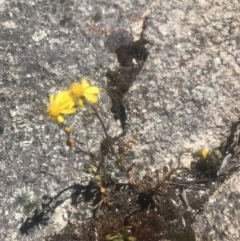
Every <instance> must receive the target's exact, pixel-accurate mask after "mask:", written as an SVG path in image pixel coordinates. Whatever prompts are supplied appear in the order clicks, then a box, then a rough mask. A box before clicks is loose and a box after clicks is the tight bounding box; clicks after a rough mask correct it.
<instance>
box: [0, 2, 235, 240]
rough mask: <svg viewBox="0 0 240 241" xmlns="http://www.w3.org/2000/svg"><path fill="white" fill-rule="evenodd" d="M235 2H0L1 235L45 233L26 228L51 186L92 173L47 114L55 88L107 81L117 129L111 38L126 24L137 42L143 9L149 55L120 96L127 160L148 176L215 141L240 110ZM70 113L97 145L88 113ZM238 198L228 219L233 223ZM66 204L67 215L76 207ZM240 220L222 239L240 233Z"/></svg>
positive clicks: (80, 138)
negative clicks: (181, 154)
mask: <svg viewBox="0 0 240 241" xmlns="http://www.w3.org/2000/svg"><path fill="white" fill-rule="evenodd" d="M239 7H240V4H239V2H238V1H227V0H225V1H224V0H222V1H217V2H216V1H207V0H206V1H204V0H198V1H188V0H185V1H184V0H182V1H180V0H179V1H177V0H172V1H169V0H164V1H154V0H153V1H145V0H138V1H137V0H135V1H128V0H124V1H114V2H112V1H100V0H99V1H98V0H92V1H78V0H69V1H64V0H63V1H58V0H51V1H50V0H18V1H15V0H9V1H7V0H0V20H1V24H0V28H1V33H0V59H1V64H0V71H1V75H0V114H1V115H0V173H1V176H0V178H1V192H0V195H1V196H0V198H1V204H0V205H1V209H0V212H1V215H0V226H1V232H0V239H1V240H11V241H12V240H18V241H20V240H41V239H42V238H43V235H44V232H42V230H38V229H35V230H34V231H33V232H31V233H30V234H29V235H28V236H22V235H21V234H20V233H19V228H20V226H21V223H22V220H23V219H26V217H27V216H29V215H30V214H31V212H32V211H33V208H35V207H38V206H39V204H40V203H41V201H42V200H41V197H42V196H43V195H45V194H49V195H55V194H56V193H57V192H59V191H60V190H62V189H64V188H65V187H67V186H70V185H72V184H73V183H74V182H76V183H86V182H87V181H88V180H89V176H88V175H86V174H85V173H83V172H82V168H83V165H84V164H85V163H88V162H89V158H88V156H87V155H82V154H81V155H79V154H78V155H76V154H75V153H74V152H73V151H72V150H69V148H68V147H67V145H66V144H65V143H66V136H65V134H64V132H63V131H62V130H61V129H60V128H59V127H58V126H57V125H56V124H55V123H52V122H51V121H50V120H49V119H48V118H47V117H46V115H45V109H46V105H47V103H48V94H49V93H53V92H56V91H58V90H62V89H64V88H67V86H68V85H69V84H70V83H71V82H72V81H75V80H78V79H79V78H80V77H82V76H87V77H89V78H90V79H92V81H91V83H92V84H96V85H99V86H100V87H101V88H102V92H101V95H100V105H99V106H100V107H99V108H100V109H101V115H102V117H103V119H104V120H105V122H106V124H107V126H109V128H110V134H111V135H118V134H120V133H121V129H120V124H119V123H118V122H115V120H114V119H113V117H112V114H111V113H110V106H111V103H110V99H109V97H108V96H107V93H106V86H107V79H106V78H105V75H106V72H107V69H115V68H116V66H118V63H117V59H116V55H115V54H113V53H110V52H109V51H108V49H107V48H106V46H105V42H106V41H107V39H108V35H110V34H111V33H113V32H114V31H118V30H121V31H122V30H126V31H128V32H129V33H131V34H132V38H133V39H134V40H137V39H139V35H140V32H141V31H142V22H143V17H144V16H148V18H149V20H148V22H147V26H146V30H145V32H144V37H145V38H146V39H147V40H148V41H149V44H148V45H147V48H148V50H149V56H148V59H147V60H146V62H145V65H144V67H143V69H142V71H141V73H140V74H139V76H138V77H137V79H136V81H135V82H134V84H133V86H132V88H131V89H130V91H129V93H128V94H127V95H126V96H125V101H124V103H125V107H126V110H127V116H128V119H127V125H128V126H127V127H126V133H127V135H126V136H125V137H124V139H125V140H127V141H129V142H130V143H132V147H131V149H130V150H129V152H128V153H127V158H126V159H127V160H126V161H127V163H132V162H133V161H135V162H137V163H138V165H137V167H138V168H137V169H136V174H140V175H143V174H144V173H145V172H146V170H151V171H152V170H153V169H156V168H161V167H162V165H163V164H166V163H168V162H169V161H170V160H171V159H172V160H173V161H175V156H176V153H177V152H178V151H182V150H185V149H188V148H190V149H191V151H194V150H197V149H199V148H200V147H203V146H204V147H206V146H209V147H211V146H213V147H216V146H218V145H219V143H220V142H221V141H222V140H224V138H225V137H226V132H227V130H228V128H229V126H228V125H229V124H230V123H231V121H233V120H235V119H236V118H237V117H238V116H239V106H240V98H239V97H240V82H239V74H240V67H239V65H240V57H239V51H240V39H239V30H240V22H239V21H240V19H239V11H238V9H239ZM123 32H124V33H126V32H125V31H123ZM126 36H129V35H126ZM129 39H130V38H129ZM129 39H128V40H126V41H129ZM110 49H111V48H110ZM133 61H134V60H133ZM66 119H67V123H69V124H70V125H72V126H73V128H74V133H73V137H74V138H75V140H76V142H77V143H78V144H79V145H80V146H81V148H82V149H84V150H88V149H89V150H90V151H91V152H93V153H95V152H97V151H98V150H99V148H98V146H99V143H100V141H101V140H102V138H103V131H102V129H101V127H100V125H99V122H98V121H97V120H96V118H95V117H94V116H93V114H92V112H91V110H90V109H89V108H86V109H84V110H83V111H82V112H80V111H79V112H78V114H77V115H74V117H71V116H69V117H68V118H66ZM189 161H191V159H190V158H187V157H186V163H189ZM186 165H187V164H186ZM145 167H148V169H146V168H145ZM112 168H113V167H112ZM114 171H115V170H114V169H112V170H111V172H114ZM231 180H232V181H231V183H232V184H231V185H230V186H231V190H229V192H230V193H239V191H238V190H237V187H238V185H234V182H235V181H239V180H238V179H237V176H236V174H234V176H233V177H232V179H231ZM224 185H225V184H224ZM226 185H227V184H226ZM229 188H230V187H229ZM215 195H218V192H216V194H215ZM222 195H224V194H223V193H219V198H218V197H217V196H216V200H221V197H222ZM231 195H232V194H231ZM231 195H230V194H229V195H228V196H227V197H229V199H230V197H231ZM17 197H20V198H17ZM16 200H17V201H16ZM234 200H235V199H234ZM224 202H225V201H224ZM229 203H234V202H229ZM229 203H228V204H229ZM235 204H236V205H237V202H236V203H235ZM235 204H234V205H235ZM219 205H223V204H221V203H219ZM234 205H233V206H229V209H227V210H226V212H227V213H233V214H234V215H232V216H229V217H228V218H229V220H226V224H227V223H228V224H229V223H231V222H233V220H234V222H235V224H236V220H237V218H235V217H237V215H238V210H237V208H235V206H236V205H235V206H234ZM237 207H238V206H237ZM61 208H63V209H65V211H63V215H62V216H63V219H64V220H65V219H66V218H68V217H67V215H66V210H67V211H69V210H70V205H68V203H67V204H66V205H65V206H64V205H63V207H61ZM213 208H214V205H213ZM68 209H69V210H68ZM90 215H91V214H90V213H89V212H88V211H86V212H85V216H86V217H89V216H90ZM222 216H223V215H222ZM222 216H220V218H221V217H222ZM214 217H217V216H216V212H213V216H210V214H208V215H207V216H206V218H207V219H208V220H209V221H208V222H205V223H204V227H202V229H203V230H213V232H212V233H211V235H212V237H213V238H214V239H215V240H218V239H217V237H218V236H217V235H218V232H216V231H215V230H216V229H218V228H219V229H220V226H218V227H217V228H213V226H214V223H213V222H212V221H211V220H212V218H214ZM232 217H233V219H232ZM199 220H200V219H199ZM63 222H65V221H63ZM235 224H234V225H235ZM221 225H222V224H221ZM234 225H233V226H229V227H230V229H229V230H228V232H225V236H224V239H223V240H238V238H236V239H234V238H232V237H233V235H232V234H231V232H232V230H233V228H234ZM237 225H238V226H239V224H237ZM231 227H232V228H231ZM42 228H43V227H42ZM209 232H210V231H209ZM234 232H235V233H234V235H235V236H234V237H239V233H237V232H239V230H235V231H234Z"/></svg>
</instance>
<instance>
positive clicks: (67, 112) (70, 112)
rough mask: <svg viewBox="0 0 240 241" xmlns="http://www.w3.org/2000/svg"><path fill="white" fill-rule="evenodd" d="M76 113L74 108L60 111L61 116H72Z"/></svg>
mask: <svg viewBox="0 0 240 241" xmlns="http://www.w3.org/2000/svg"><path fill="white" fill-rule="evenodd" d="M75 111H76V109H75V108H71V109H64V110H61V111H60V113H61V114H72V113H74V112H75Z"/></svg>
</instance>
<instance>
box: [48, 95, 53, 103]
mask: <svg viewBox="0 0 240 241" xmlns="http://www.w3.org/2000/svg"><path fill="white" fill-rule="evenodd" d="M49 102H50V104H53V103H54V94H50V96H49Z"/></svg>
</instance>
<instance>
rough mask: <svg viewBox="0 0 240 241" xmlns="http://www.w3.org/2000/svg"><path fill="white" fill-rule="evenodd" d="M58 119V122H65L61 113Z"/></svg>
mask: <svg viewBox="0 0 240 241" xmlns="http://www.w3.org/2000/svg"><path fill="white" fill-rule="evenodd" d="M57 120H58V122H60V123H63V122H64V118H63V117H62V116H61V115H59V116H58V117H57Z"/></svg>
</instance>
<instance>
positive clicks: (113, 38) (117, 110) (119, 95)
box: [106, 19, 148, 131]
mask: <svg viewBox="0 0 240 241" xmlns="http://www.w3.org/2000/svg"><path fill="white" fill-rule="evenodd" d="M146 20H147V19H145V21H144V24H143V30H142V33H141V37H140V39H139V40H137V41H134V42H132V43H130V44H126V45H120V46H118V45H117V46H116V45H115V53H116V54H117V59H118V62H119V67H118V68H117V69H116V70H114V71H112V70H109V71H108V72H107V74H106V76H107V78H108V80H109V81H108V87H107V91H108V95H109V96H110V98H111V100H112V107H111V112H112V113H113V114H114V118H115V120H120V122H121V127H122V130H123V131H124V129H125V127H126V121H127V113H126V110H125V107H124V104H123V98H124V96H125V94H126V93H127V92H128V90H129V88H130V87H131V85H132V83H133V82H134V81H135V80H136V77H137V75H138V74H139V72H140V70H141V69H142V67H143V65H144V62H145V61H146V59H147V56H148V51H147V49H146V48H145V44H147V43H148V41H147V40H145V39H144V38H143V31H144V29H145V26H146ZM121 33H125V32H123V31H120V34H116V33H113V34H112V35H110V36H109V38H108V40H107V42H106V44H110V43H112V44H111V46H113V45H114V44H116V42H117V43H119V42H120V41H119V38H121V40H122V38H124V36H126V38H128V39H129V36H128V35H126V34H125V35H124V36H122V35H121ZM125 42H127V40H126V41H125ZM121 43H124V41H123V40H122V41H121ZM106 47H107V46H106ZM108 49H109V48H108Z"/></svg>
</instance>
